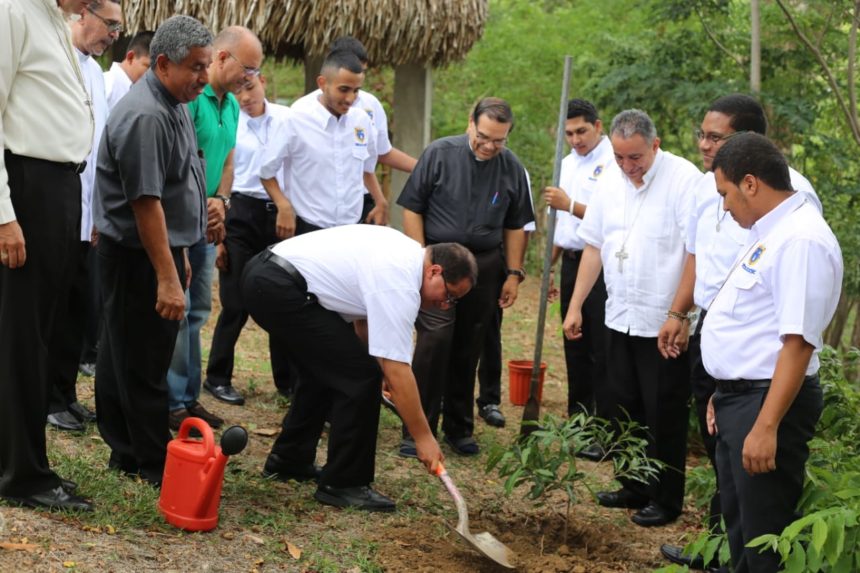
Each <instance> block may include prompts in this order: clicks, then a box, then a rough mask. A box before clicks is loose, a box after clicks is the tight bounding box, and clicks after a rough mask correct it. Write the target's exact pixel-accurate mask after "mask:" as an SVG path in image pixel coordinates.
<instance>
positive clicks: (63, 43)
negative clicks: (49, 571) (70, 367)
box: [0, 0, 95, 510]
mask: <svg viewBox="0 0 860 573" xmlns="http://www.w3.org/2000/svg"><path fill="white" fill-rule="evenodd" d="M89 5H90V2H89V0H0V38H2V39H3V40H2V41H3V54H2V60H3V64H2V65H0V141H2V147H3V148H4V149H3V155H2V156H0V396H2V399H0V436H2V437H3V438H2V439H0V497H3V498H4V499H6V500H8V501H11V502H13V503H16V504H21V505H27V506H33V507H47V508H51V509H79V510H89V509H92V505H91V504H90V503H89V502H88V501H86V500H84V499H83V498H80V497H78V496H76V495H75V494H74V492H75V489H76V484H74V483H72V482H70V481H68V480H62V479H61V478H60V477H59V476H58V475H57V474H56V473H54V471H53V470H51V468H50V466H49V464H48V456H47V452H46V444H45V418H46V417H47V415H48V393H49V391H50V379H49V370H48V366H49V357H50V355H51V352H52V349H51V348H49V347H47V341H48V340H49V339H50V335H51V332H52V331H53V329H54V326H55V314H54V309H55V308H56V305H57V303H58V301H60V300H62V299H63V298H64V297H65V296H67V292H68V288H69V281H68V277H69V275H70V272H71V268H72V267H73V265H74V261H75V249H76V248H77V246H78V242H79V238H78V234H77V230H78V224H79V220H80V217H81V195H80V192H81V180H80V178H79V174H80V173H81V172H82V171H83V168H84V167H85V165H84V161H85V159H86V157H87V155H88V154H89V152H90V147H91V145H92V139H93V133H94V131H95V126H94V124H95V121H94V119H93V110H92V105H91V104H90V99H89V97H88V96H87V91H86V87H85V86H84V81H83V76H82V73H81V69H80V65H79V64H78V61H77V59H76V58H75V55H74V49H73V48H72V43H71V39H70V37H69V28H68V26H67V24H66V21H65V19H66V18H67V17H69V16H73V15H74V16H80V14H81V13H82V12H83V11H84V10H86V8H87V7H88V6H89ZM34 102H38V105H35V104H34Z"/></svg>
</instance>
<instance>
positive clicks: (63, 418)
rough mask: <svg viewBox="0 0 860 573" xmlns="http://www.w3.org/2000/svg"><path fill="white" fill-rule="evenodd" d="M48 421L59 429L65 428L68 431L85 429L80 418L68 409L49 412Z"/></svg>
mask: <svg viewBox="0 0 860 573" xmlns="http://www.w3.org/2000/svg"><path fill="white" fill-rule="evenodd" d="M48 423H49V424H51V425H52V426H54V427H55V428H57V429H58V430H65V431H67V432H83V431H84V430H85V428H84V425H83V424H82V423H81V422H80V420H78V419H77V418H75V416H74V414H72V413H71V412H69V411H68V410H63V411H62V412H54V413H53V414H48Z"/></svg>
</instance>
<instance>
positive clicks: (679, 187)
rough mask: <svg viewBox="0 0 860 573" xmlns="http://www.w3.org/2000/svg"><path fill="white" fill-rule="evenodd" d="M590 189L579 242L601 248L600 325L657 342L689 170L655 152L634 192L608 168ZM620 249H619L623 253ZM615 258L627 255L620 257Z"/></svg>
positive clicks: (680, 248)
mask: <svg viewBox="0 0 860 573" xmlns="http://www.w3.org/2000/svg"><path fill="white" fill-rule="evenodd" d="M612 166H613V167H612V169H608V170H607V171H606V172H605V173H604V174H603V175H602V176H601V181H600V183H599V184H598V186H597V188H596V189H595V192H594V195H593V196H592V200H591V204H590V205H589V206H588V210H587V211H586V212H585V218H584V219H583V221H582V224H581V225H580V226H579V236H580V237H581V238H582V239H583V240H584V241H585V242H586V243H588V244H589V245H592V246H594V247H596V248H597V249H599V250H600V258H601V261H602V262H603V277H604V279H605V280H606V291H607V295H608V298H607V300H606V326H608V327H609V328H612V329H613V330H617V331H619V332H623V333H627V334H630V335H632V336H647V337H656V336H657V333H658V332H659V330H660V326H662V324H663V322H664V321H665V320H666V311H667V310H668V309H669V306H670V304H671V303H672V298H673V297H674V295H675V290H676V289H677V287H678V283H679V282H680V278H681V271H682V270H683V267H684V258H685V257H686V251H685V249H684V239H685V237H686V225H687V222H688V221H689V218H690V208H691V207H692V198H693V194H692V190H693V186H694V185H695V184H696V182H697V181H698V180H699V178H701V177H702V173H701V172H700V171H699V170H698V169H697V168H696V166H695V165H693V164H692V163H690V162H689V161H687V160H686V159H683V158H681V157H678V156H676V155H672V154H671V153H668V152H666V151H662V150H658V151H657V156H656V157H655V159H654V164H653V165H652V166H651V168H650V169H649V170H648V172H647V173H646V174H645V177H644V183H643V185H642V187H640V188H638V189H637V188H636V187H635V186H634V185H633V183H632V182H631V181H630V180H629V179H628V178H627V176H625V175H624V173H623V172H622V171H621V169H620V168H618V166H617V164H615V163H614V162H613V163H612ZM622 247H623V249H622ZM619 253H621V254H623V255H626V258H624V259H621V260H622V263H621V264H622V265H623V268H619V257H618V256H617V255H618V254H619Z"/></svg>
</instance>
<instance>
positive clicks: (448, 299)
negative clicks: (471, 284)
mask: <svg viewBox="0 0 860 573" xmlns="http://www.w3.org/2000/svg"><path fill="white" fill-rule="evenodd" d="M440 276H441V277H442V284H443V285H444V286H445V300H444V301H442V302H443V303H444V304H447V305H448V306H457V303H458V302H460V298H459V297H456V296H454V295H452V294H451V291H450V290H448V279H447V278H445V271H442V272H441V273H440Z"/></svg>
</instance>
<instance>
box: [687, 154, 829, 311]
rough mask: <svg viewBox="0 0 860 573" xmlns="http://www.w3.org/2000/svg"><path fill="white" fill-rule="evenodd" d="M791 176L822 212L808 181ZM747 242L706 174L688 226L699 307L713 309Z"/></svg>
mask: <svg viewBox="0 0 860 573" xmlns="http://www.w3.org/2000/svg"><path fill="white" fill-rule="evenodd" d="M788 173H789V175H790V176H791V186H792V188H793V189H794V190H795V191H800V192H801V193H803V194H804V195H805V196H806V197H807V199H808V200H809V202H810V203H811V204H812V206H813V207H815V208H816V209H818V212H819V213H821V212H822V207H821V200H820V199H819V198H818V195H816V194H815V189H813V188H812V184H811V183H810V182H809V180H808V179H807V178H806V177H804V176H803V175H801V174H800V173H798V172H797V171H795V170H794V169H792V168H790V167H789V168H788ZM718 227H719V230H717V228H718ZM746 240H747V230H746V229H744V228H742V227H741V226H740V225H738V224H737V222H735V220H734V219H732V216H731V215H730V214H729V213H728V211H725V210H723V201H722V198H721V197H720V194H719V193H717V183H716V181H715V180H714V174H713V172H711V171H709V172H707V173H705V176H704V177H702V179H701V181H699V184H698V185H697V186H696V190H695V195H694V204H693V210H692V213H691V215H690V222H689V224H688V225H687V251H688V252H690V253H692V254H694V255H696V286H695V288H694V291H693V300H694V302H695V303H696V305H697V306H699V307H700V308H705V309H706V308H708V306H710V304H711V302H712V301H713V300H714V296H716V294H717V291H718V290H720V285H722V284H723V282H724V281H725V280H726V276H727V275H728V274H729V270H730V269H731V266H732V263H733V262H734V261H735V259H736V258H737V257H738V251H740V250H741V249H742V248H743V246H744V244H745V243H746Z"/></svg>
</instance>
